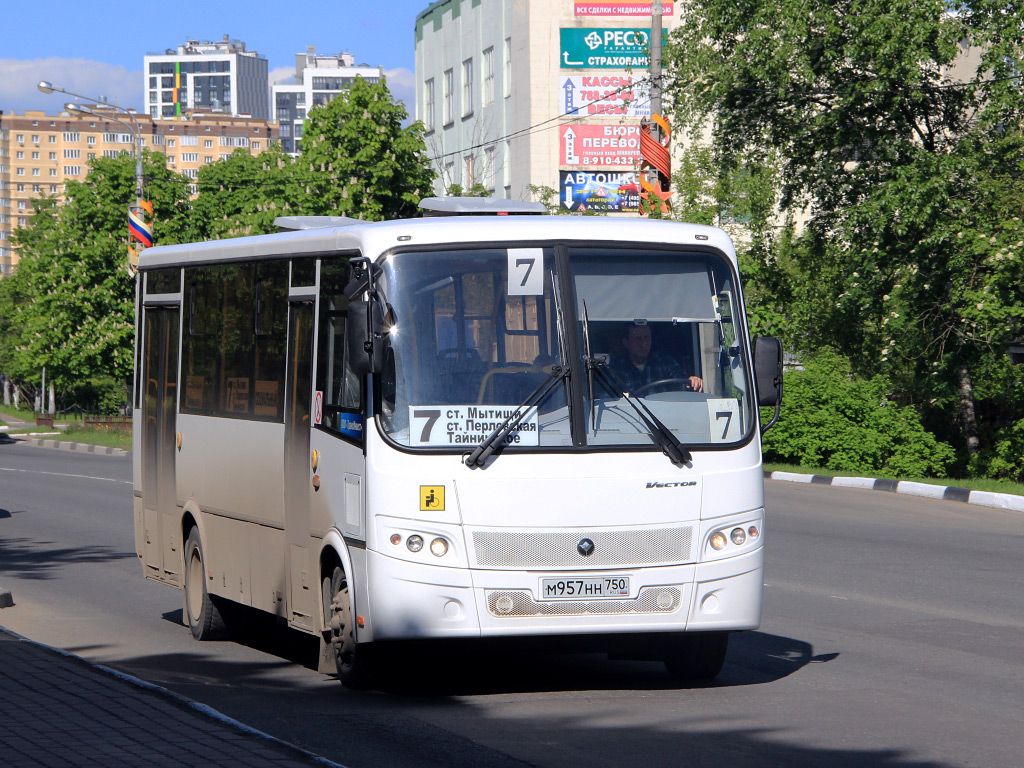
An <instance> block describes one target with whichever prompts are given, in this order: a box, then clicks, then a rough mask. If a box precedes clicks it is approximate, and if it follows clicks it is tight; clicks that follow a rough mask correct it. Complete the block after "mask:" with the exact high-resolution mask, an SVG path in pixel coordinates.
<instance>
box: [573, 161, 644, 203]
mask: <svg viewBox="0 0 1024 768" xmlns="http://www.w3.org/2000/svg"><path fill="white" fill-rule="evenodd" d="M558 177H559V179H558V180H559V190H560V197H559V202H560V203H561V206H562V208H564V209H565V210H567V211H580V212H584V211H597V212H600V213H610V212H614V211H625V212H632V213H635V212H636V211H639V210H640V184H639V180H638V179H637V177H636V174H635V173H620V172H618V171H607V172H601V171H559V172H558Z"/></svg>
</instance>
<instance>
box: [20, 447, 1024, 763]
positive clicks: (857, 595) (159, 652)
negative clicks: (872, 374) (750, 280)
mask: <svg viewBox="0 0 1024 768" xmlns="http://www.w3.org/2000/svg"><path fill="white" fill-rule="evenodd" d="M130 474H131V468H130V461H129V459H126V458H116V457H108V456H94V455H88V454H75V453H70V452H63V451H54V450H48V449H36V448H30V447H28V446H24V445H0V587H6V588H8V589H10V590H12V592H13V595H14V599H15V602H16V605H15V606H14V607H13V608H6V609H3V611H2V612H0V625H4V626H6V627H8V628H10V629H12V630H14V631H16V632H19V633H21V634H23V635H26V636H28V637H31V638H33V639H36V640H40V641H42V642H45V643H48V644H50V645H55V646H58V647H62V648H65V649H68V650H70V651H72V652H74V653H77V654H79V655H81V656H84V657H86V658H89V659H92V660H95V661H97V662H100V663H104V664H107V665H110V666H113V667H115V668H119V669H123V670H125V671H127V672H130V673H132V674H134V675H137V676H139V677H142V678H143V679H147V680H151V681H154V682H157V683H159V684H161V685H164V686H166V687H168V688H171V689H172V690H175V691H177V692H179V693H182V694H184V695H186V696H189V697H191V698H193V699H196V700H198V701H201V702H203V703H206V704H209V705H210V706H213V707H214V708H216V709H218V710H220V711H221V712H224V713H225V714H227V715H229V716H231V717H234V718H236V719H238V720H240V721H242V722H244V723H247V724H249V725H252V726H253V727H256V728H259V729H261V730H263V731H266V732H267V733H270V734H272V735H274V736H276V737H278V738H281V739H284V740H286V741H290V742H293V743H296V744H299V745H301V746H303V747H305V748H307V749H310V750H312V751H314V752H316V753H318V754H321V755H324V756H325V757H328V758H330V759H331V760H334V761H336V762H339V763H342V764H344V765H347V766H350V767H351V768H362V767H363V766H366V768H369V767H370V766H374V767H376V766H381V765H387V766H426V765H438V766H441V765H443V766H467V767H468V766H488V767H490V766H494V767H496V768H503V767H505V766H524V765H533V766H545V767H549V766H550V767H551V768H554V767H555V766H559V767H561V766H581V765H586V766H588V767H589V766H594V767H599V768H604V767H605V766H608V767H609V768H610V767H611V766H616V767H618V766H623V765H640V764H643V765H652V766H677V765H678V766H690V767H698V766H740V767H742V766H781V765H785V766H807V767H808V768H810V767H811V766H814V768H819V767H820V766H823V765H828V766H839V767H843V766H875V767H878V768H911V767H912V768H925V767H928V768H938V767H940V766H985V767H986V768H989V767H991V768H998V767H1000V766H1006V767H1007V768H1009V767H1011V766H1013V767H1016V766H1020V765H1022V764H1024V729H1022V728H1021V724H1020V723H1021V713H1022V711H1024V632H1022V630H1024V568H1022V566H1021V554H1020V552H1021V548H1022V546H1024V515H1021V514H1020V513H1012V512H1011V513H1007V512H1001V511H998V510H993V509H988V508H983V507H975V506H970V505H967V504H962V503H957V502H946V501H936V500H928V499H916V498H913V497H907V496H897V495H895V494H887V493H882V492H878V491H863V490H855V489H847V488H831V487H827V486H810V485H799V484H791V483H783V482H777V481H769V482H768V483H767V484H766V491H767V497H768V517H767V521H766V546H767V561H768V565H767V567H766V582H767V584H766V587H765V608H764V620H763V623H762V627H761V629H760V630H759V631H757V632H749V633H745V634H742V635H738V636H736V637H734V639H733V643H732V645H731V647H730V654H729V657H728V659H727V662H726V666H725V669H724V670H723V672H722V674H721V676H720V677H719V679H718V680H717V681H716V682H715V684H713V685H709V686H698V687H682V688H680V687H678V686H676V685H673V684H672V683H671V682H670V681H669V680H668V679H667V678H666V676H665V674H664V672H663V668H662V666H661V665H660V664H656V663H647V662H628V661H609V660H608V659H607V658H605V657H603V656H598V655H563V654H558V653H553V652H537V651H531V650H524V649H523V648H522V647H521V646H518V645H505V646H486V647H484V646H478V645H470V646H468V647H465V646H459V647H445V648H444V649H442V651H441V652H439V651H438V650H437V649H433V648H429V649H426V650H424V651H421V652H419V653H412V654H410V655H408V656H405V657H402V658H399V659H394V660H393V662H392V663H393V667H394V669H393V671H394V682H393V683H392V684H390V685H389V686H388V687H387V688H386V690H383V691H373V692H366V693H357V692H352V691H348V690H345V689H343V688H342V687H341V686H340V685H339V684H338V683H337V682H336V681H335V680H333V679H331V678H329V677H326V676H323V675H320V674H318V673H317V672H316V671H315V670H314V669H313V668H311V667H312V664H313V656H314V655H315V651H316V647H315V645H314V644H311V643H309V642H307V639H306V638H305V637H303V636H300V635H298V634H296V633H291V632H287V631H284V630H278V631H277V632H276V633H274V634H273V635H272V637H270V638H269V639H268V640H266V641H264V642H261V643H260V644H259V645H258V646H257V647H250V646H246V645H242V644H240V643H237V642H230V641H228V642H218V643H197V642H195V641H193V640H192V638H191V636H190V634H189V632H188V630H187V629H186V628H185V627H183V626H182V625H181V596H180V593H178V592H176V591H174V590H172V589H169V588H167V587H164V586H160V585H157V584H153V583H150V582H146V581H145V580H143V578H142V575H141V567H140V566H139V564H138V561H137V558H136V557H135V553H134V544H133V533H132V519H131V486H130V483H129V481H130ZM159 727H160V724H159V723H154V729H159Z"/></svg>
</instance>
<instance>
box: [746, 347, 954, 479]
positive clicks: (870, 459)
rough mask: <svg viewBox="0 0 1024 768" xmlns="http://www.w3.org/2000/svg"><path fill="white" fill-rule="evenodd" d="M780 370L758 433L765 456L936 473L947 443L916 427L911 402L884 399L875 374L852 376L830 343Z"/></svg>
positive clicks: (884, 386)
mask: <svg viewBox="0 0 1024 768" xmlns="http://www.w3.org/2000/svg"><path fill="white" fill-rule="evenodd" d="M804 366H805V367H804V370H802V371H796V370H794V371H787V372H786V373H785V375H784V381H783V392H784V396H783V400H782V414H781V416H780V417H779V421H778V423H777V424H776V425H775V426H774V427H773V428H772V429H771V430H769V431H768V433H767V434H765V436H764V453H765V460H766V461H772V462H783V463H791V464H802V465H804V466H812V467H823V468H826V469H833V470H841V471H847V472H873V473H884V474H891V475H894V476H897V477H928V476H934V477H943V476H944V475H945V472H946V470H947V469H948V467H949V465H950V464H951V463H952V461H953V458H954V452H953V449H952V448H951V447H950V446H949V445H947V444H946V443H943V442H940V441H939V440H937V439H936V438H935V436H934V435H933V434H931V433H930V432H928V431H926V430H925V429H924V427H922V426H921V420H920V416H919V414H918V413H917V411H916V410H915V409H914V408H913V407H911V406H900V405H897V404H896V403H893V402H891V401H890V400H888V395H889V393H890V392H891V387H890V384H889V381H888V380H887V379H886V378H885V377H884V376H882V375H876V376H872V377H871V378H869V379H858V378H855V377H854V376H853V375H852V373H851V370H850V363H849V361H848V360H846V359H845V358H843V357H841V356H839V355H838V354H836V353H835V352H833V351H831V350H826V351H823V352H820V353H818V354H816V355H815V356H813V357H812V358H810V359H809V360H807V361H806V362H805V364H804Z"/></svg>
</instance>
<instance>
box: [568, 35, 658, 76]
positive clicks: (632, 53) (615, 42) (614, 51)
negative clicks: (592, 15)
mask: <svg viewBox="0 0 1024 768" xmlns="http://www.w3.org/2000/svg"><path fill="white" fill-rule="evenodd" d="M666 35H667V33H664V32H663V36H666ZM561 37H562V45H561V53H560V54H559V60H558V61H559V66H560V67H561V68H562V69H626V68H629V67H637V68H641V69H647V68H649V67H650V66H651V51H650V41H651V30H649V29H593V28H589V27H587V28H583V29H568V28H563V29H562V30H561Z"/></svg>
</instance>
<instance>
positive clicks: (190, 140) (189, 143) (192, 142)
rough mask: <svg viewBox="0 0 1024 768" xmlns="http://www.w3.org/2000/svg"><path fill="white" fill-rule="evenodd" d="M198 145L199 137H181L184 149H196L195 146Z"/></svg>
mask: <svg viewBox="0 0 1024 768" xmlns="http://www.w3.org/2000/svg"><path fill="white" fill-rule="evenodd" d="M198 145H199V137H198V136H182V137H181V146H183V147H195V146H198Z"/></svg>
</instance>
